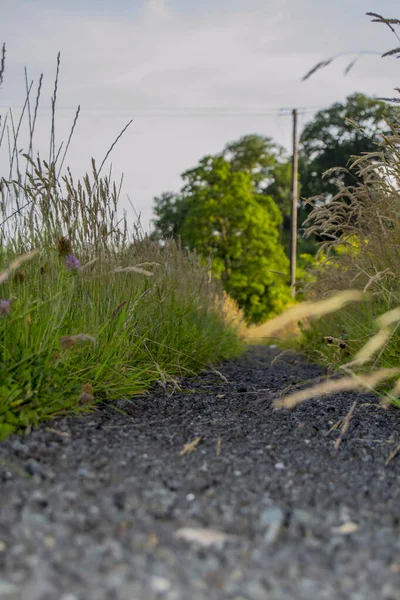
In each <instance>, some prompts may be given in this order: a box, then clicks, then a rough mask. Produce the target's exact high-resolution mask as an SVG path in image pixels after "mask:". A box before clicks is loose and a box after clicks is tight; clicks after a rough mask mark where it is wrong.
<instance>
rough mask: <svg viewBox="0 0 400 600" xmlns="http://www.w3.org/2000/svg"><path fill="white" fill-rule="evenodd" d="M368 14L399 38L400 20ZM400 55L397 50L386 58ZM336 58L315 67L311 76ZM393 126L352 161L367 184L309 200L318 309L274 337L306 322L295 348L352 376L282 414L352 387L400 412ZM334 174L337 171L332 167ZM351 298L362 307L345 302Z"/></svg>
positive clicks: (399, 135) (399, 183)
mask: <svg viewBox="0 0 400 600" xmlns="http://www.w3.org/2000/svg"><path fill="white" fill-rule="evenodd" d="M367 14H368V15H369V16H371V17H373V21H376V22H378V23H383V24H385V25H386V26H388V27H389V29H390V30H391V31H392V32H393V33H395V34H396V37H397V38H398V36H397V32H396V27H398V26H400V20H399V19H386V18H384V17H382V16H381V15H378V14H376V13H367ZM399 54H400V50H399V48H398V47H397V48H395V49H394V50H391V51H389V52H386V53H385V54H384V55H383V56H384V57H385V56H396V57H398V56H399ZM332 60H333V59H329V60H327V61H322V62H321V63H319V64H318V65H316V66H315V67H314V68H313V69H312V70H311V71H310V72H309V73H308V74H307V77H309V76H311V75H312V74H313V73H314V72H315V71H316V70H318V69H320V68H324V67H325V66H327V65H328V64H329V63H330V62H331V61H332ZM395 89H396V91H398V92H400V88H395ZM382 100H388V101H391V102H394V103H399V102H400V100H399V99H398V98H387V99H384V98H382ZM351 124H352V125H353V126H354V127H357V128H359V126H358V125H357V124H356V123H351ZM387 125H388V130H389V131H390V134H389V135H385V134H382V138H381V142H380V144H379V146H377V148H376V151H375V152H370V153H364V154H363V155H361V156H353V157H349V161H350V166H349V169H348V173H350V174H352V173H353V174H354V173H355V174H356V175H357V176H358V177H359V178H360V180H361V183H357V184H356V185H354V186H344V185H343V184H340V183H338V193H337V194H336V196H334V197H333V198H332V200H331V201H330V202H329V203H324V202H323V200H322V198H321V197H315V198H311V199H310V200H309V201H308V202H309V203H310V204H311V205H312V211H311V213H310V215H309V218H308V221H307V222H306V224H305V225H306V230H305V234H306V235H307V236H311V235H317V236H318V237H319V238H320V239H321V240H322V242H321V247H320V250H319V261H318V263H317V266H316V267H314V268H313V272H312V273H311V281H312V283H311V284H310V285H309V286H308V290H306V292H307V291H308V297H309V298H310V299H312V300H314V303H313V302H310V301H309V302H307V303H305V304H304V305H299V306H297V307H295V309H293V311H292V314H290V312H289V313H287V314H286V315H283V316H282V317H281V321H278V320H277V319H275V320H273V321H272V322H270V323H268V324H267V326H266V328H267V329H266V331H267V334H269V333H270V332H271V331H276V330H279V329H280V327H281V325H282V322H283V321H282V319H283V320H284V321H285V324H286V325H287V323H288V322H290V321H293V320H296V319H298V320H300V327H301V330H302V335H301V337H300V338H299V339H298V340H297V343H296V342H295V343H294V346H295V347H296V348H300V349H301V350H302V351H303V352H304V353H306V354H307V355H308V356H309V357H311V358H314V359H315V360H316V361H317V362H319V363H322V364H324V365H325V366H327V367H328V368H329V369H330V370H331V371H336V370H339V371H341V372H342V373H344V374H345V376H344V377H342V378H341V379H335V380H334V381H325V382H323V383H320V382H318V383H317V385H316V386H314V387H313V388H308V389H303V390H300V391H294V393H292V394H289V395H288V396H286V397H283V398H281V399H279V400H277V401H276V403H275V406H276V407H277V408H283V407H292V406H296V405H297V404H298V403H300V402H303V401H305V400H307V399H308V398H313V397H316V396H324V395H326V394H332V393H336V392H339V391H341V390H350V389H362V390H369V391H376V392H377V393H378V394H379V395H380V396H381V398H382V401H383V404H384V406H387V405H388V404H392V405H394V406H397V407H400V378H399V375H400V260H399V259H400V109H399V113H398V118H397V119H396V122H394V123H389V122H388V123H387ZM332 170H334V171H337V170H338V169H337V168H335V165H332ZM330 172H331V170H329V171H328V172H327V174H329V173H330ZM354 179H355V180H357V179H356V178H354ZM346 290H347V291H346ZM351 295H354V298H353V299H354V300H357V299H358V302H343V301H342V300H343V298H345V297H348V298H350V296H351ZM338 304H340V308H339V307H338ZM322 315H324V318H323V319H322V318H321V316H322ZM264 329H265V328H264ZM264 333H265V332H264ZM393 379H394V380H395V381H394V384H393ZM354 408H355V406H353V407H352V408H351V410H350V412H349V414H348V417H347V418H346V419H345V423H344V425H343V427H344V429H343V431H342V433H343V434H344V433H345V429H346V428H347V427H348V421H349V420H350V419H351V415H352V413H353V412H354Z"/></svg>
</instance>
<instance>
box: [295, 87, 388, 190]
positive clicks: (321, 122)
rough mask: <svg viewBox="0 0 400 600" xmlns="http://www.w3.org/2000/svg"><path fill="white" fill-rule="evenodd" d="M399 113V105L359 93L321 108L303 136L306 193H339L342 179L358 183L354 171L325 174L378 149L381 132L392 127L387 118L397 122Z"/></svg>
mask: <svg viewBox="0 0 400 600" xmlns="http://www.w3.org/2000/svg"><path fill="white" fill-rule="evenodd" d="M398 114H399V109H398V108H395V107H392V106H389V105H387V104H386V103H384V102H382V101H380V100H377V99H376V98H371V97H367V96H365V95H363V94H359V93H356V94H353V95H351V96H349V97H348V98H347V99H346V102H345V103H340V102H337V103H335V104H333V105H332V106H331V107H329V108H327V109H324V110H321V111H319V112H317V114H316V115H315V117H314V118H313V119H312V121H310V123H308V124H307V125H306V127H305V128H304V130H303V132H302V135H301V138H300V153H301V158H300V180H301V185H302V190H301V194H302V196H303V197H305V198H309V197H312V196H316V195H324V196H325V197H327V198H328V197H330V196H332V195H334V194H336V192H337V182H338V181H340V182H343V183H344V184H345V185H354V184H355V183H357V177H356V175H355V174H354V173H353V172H352V173H346V172H343V171H339V170H337V171H333V172H331V173H330V174H329V175H327V176H326V177H325V178H323V177H322V176H323V173H325V171H327V170H328V169H331V168H333V167H335V168H336V167H338V168H346V167H348V166H349V160H350V157H351V156H359V155H361V154H362V153H364V152H374V151H376V150H378V144H379V142H380V139H381V138H380V133H381V132H382V131H388V127H387V125H386V119H389V120H390V121H392V122H393V121H395V120H396V118H397V115H398Z"/></svg>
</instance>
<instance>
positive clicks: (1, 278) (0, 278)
mask: <svg viewBox="0 0 400 600" xmlns="http://www.w3.org/2000/svg"><path fill="white" fill-rule="evenodd" d="M38 253H39V250H31V252H27V253H26V254H24V255H23V256H19V257H18V258H16V259H15V260H13V261H12V263H11V264H10V266H9V267H8V269H6V270H5V271H2V272H1V273H0V283H4V282H5V281H7V279H8V278H9V277H10V275H11V274H12V273H13V272H14V271H15V270H16V269H19V267H20V266H21V265H22V264H23V263H24V262H26V261H28V260H32V258H34V257H35V256H36V255H37V254H38Z"/></svg>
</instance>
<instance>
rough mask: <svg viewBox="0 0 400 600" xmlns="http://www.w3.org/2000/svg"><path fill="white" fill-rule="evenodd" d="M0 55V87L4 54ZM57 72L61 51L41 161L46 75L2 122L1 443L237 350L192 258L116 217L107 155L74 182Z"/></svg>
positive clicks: (204, 271) (233, 328)
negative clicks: (61, 137)
mask: <svg viewBox="0 0 400 600" xmlns="http://www.w3.org/2000/svg"><path fill="white" fill-rule="evenodd" d="M2 56H3V59H2V61H1V62H0V65H1V68H0V82H1V81H2V78H3V74H4V64H5V63H4V57H5V49H4V47H3V55H2ZM59 67H60V57H59V56H58V59H57V69H56V80H55V86H54V92H53V98H52V116H51V139H50V144H49V157H48V159H47V160H45V159H42V158H41V157H39V156H35V154H34V133H35V127H36V119H37V110H38V106H39V101H40V94H41V87H42V78H40V81H39V85H38V87H37V91H36V96H35V99H34V101H32V98H31V95H32V90H33V84H32V83H28V78H27V73H26V71H25V79H26V99H25V104H24V108H23V111H22V113H21V115H20V117H19V118H18V121H16V120H15V118H14V116H13V114H12V112H11V111H10V112H9V113H8V115H6V117H4V118H3V119H2V120H1V122H0V124H1V129H0V132H1V133H0V150H3V149H4V143H5V140H9V144H8V146H9V147H8V156H9V173H8V176H7V177H1V178H0V190H1V192H0V193H1V198H0V438H3V437H5V436H7V435H9V434H10V433H11V432H14V431H22V430H26V428H30V427H31V426H32V425H36V424H37V423H38V422H40V421H41V420H42V419H47V418H52V417H54V416H56V415H59V414H67V413H71V412H78V413H79V412H85V411H88V410H92V409H93V407H94V405H95V404H96V403H97V402H99V401H103V400H104V401H105V400H107V401H113V400H116V399H118V398H132V397H134V396H135V395H137V394H143V393H146V391H147V390H149V389H150V387H151V386H152V385H154V384H155V383H156V382H161V383H162V384H163V385H177V383H176V378H178V377H180V376H182V375H185V374H193V373H196V372H198V371H200V370H201V369H202V368H204V367H205V366H206V365H209V364H210V363H213V362H215V361H217V360H222V359H226V358H229V357H232V356H236V355H237V354H238V353H239V352H240V351H241V342H240V339H239V336H238V326H239V324H240V315H239V316H238V313H237V312H236V313H235V315H234V318H232V314H231V313H230V314H229V315H228V314H227V311H226V302H225V298H224V295H223V292H222V289H221V288H220V287H219V285H218V284H217V283H216V282H215V281H214V280H212V279H211V278H210V277H209V269H208V268H207V267H204V265H203V264H202V263H201V261H200V260H199V258H198V257H197V256H196V255H195V254H183V253H182V252H181V250H180V249H179V248H178V247H177V246H176V244H174V243H173V242H167V243H165V244H164V245H163V246H159V245H158V244H157V243H155V242H152V241H151V240H150V239H149V237H148V236H146V235H144V234H143V233H142V232H141V230H140V227H139V226H134V227H133V229H130V228H129V227H128V222H127V218H126V215H125V214H124V215H123V217H119V216H118V208H119V199H120V194H121V185H122V181H121V182H120V183H119V184H118V185H117V184H116V183H114V182H113V180H112V174H111V173H109V174H108V175H106V176H103V175H102V174H101V171H102V168H103V166H104V164H105V160H106V158H107V157H108V154H109V153H107V156H106V157H105V159H104V160H103V162H102V163H101V165H100V167H99V168H97V166H96V163H95V161H94V160H92V168H91V173H90V174H86V175H84V177H83V178H82V179H75V178H74V177H73V175H72V173H71V172H70V170H69V169H64V162H65V159H66V151H67V150H68V146H69V142H70V140H71V136H72V134H73V133H74V129H75V126H76V122H77V119H78V115H79V108H78V110H77V112H76V115H75V118H74V121H73V123H72V126H71V132H70V136H69V139H68V141H67V144H66V145H65V146H64V145H63V144H60V146H59V147H57V144H56V128H55V110H56V100H57V92H58V75H59ZM24 119H25V120H26V124H27V128H28V132H29V139H28V141H27V148H28V149H27V152H24V153H23V154H20V152H19V151H18V148H20V146H21V141H20V139H19V138H20V132H21V130H22V124H23V120H24ZM122 133H123V132H121V134H120V135H122ZM119 137H120V136H118V138H117V140H118V139H119ZM117 140H116V141H117ZM114 144H115V142H114ZM114 144H112V146H111V148H110V151H111V150H112V148H113V146H114ZM235 319H236V320H235Z"/></svg>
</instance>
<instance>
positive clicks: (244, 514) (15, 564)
mask: <svg viewBox="0 0 400 600" xmlns="http://www.w3.org/2000/svg"><path fill="white" fill-rule="evenodd" d="M278 354H279V351H278V350H276V349H269V348H265V347H255V348H251V349H250V350H249V351H248V352H247V353H246V354H245V355H244V356H243V357H241V358H240V359H238V360H236V361H232V362H229V363H227V364H224V365H222V366H220V372H221V373H222V374H223V375H224V376H225V378H226V379H225V380H224V379H223V378H222V377H220V376H219V375H218V374H217V373H215V372H213V371H210V372H206V373H203V374H202V375H201V376H200V377H198V378H196V379H193V380H184V381H183V382H182V383H181V389H180V390H175V391H171V390H169V391H168V392H166V391H164V390H162V389H161V388H160V389H157V390H155V391H154V392H152V393H151V394H150V395H149V396H148V397H141V398H136V399H135V400H134V401H121V402H119V403H118V406H119V408H121V409H123V410H124V411H125V412H126V413H128V416H126V414H125V415H123V414H121V413H120V412H117V411H116V410H115V408H112V407H107V406H104V407H100V408H99V409H97V410H96V411H95V412H94V413H93V414H90V415H87V416H85V417H84V418H74V419H73V418H68V419H59V420H57V421H55V422H52V423H51V424H47V425H43V426H42V427H41V428H39V429H37V430H35V431H34V432H33V433H32V434H31V435H29V436H25V437H22V438H17V437H16V436H13V437H11V438H9V439H8V440H7V441H5V442H3V443H0V503H1V505H0V599H1V600H113V599H115V600H156V599H165V600H205V599H211V600H212V599H216V600H225V599H227V600H228V599H232V600H233V599H235V600H245V599H247V600H303V599H304V600H319V599H328V600H333V599H335V600H339V599H343V600H347V599H350V600H379V599H385V600H399V599H400V535H399V534H400V524H399V523H400V488H399V482H400V479H399V475H400V454H399V455H398V456H396V457H394V458H393V460H391V461H390V463H389V464H388V465H387V466H385V461H386V459H387V458H388V456H389V455H390V453H391V452H392V451H393V450H394V449H395V448H396V447H397V445H398V444H399V442H400V411H397V412H396V411H394V410H388V411H383V410H382V409H380V408H379V407H378V406H377V403H376V398H375V397H374V396H372V395H365V396H362V398H361V401H360V404H359V406H358V408H357V410H356V413H355V415H354V417H353V419H352V424H351V428H350V431H349V433H348V435H347V437H346V438H345V439H344V440H343V441H342V443H341V445H340V448H339V451H338V452H336V451H335V448H334V443H335V440H336V439H337V437H338V435H339V433H338V430H335V429H334V430H332V431H330V430H331V428H332V426H333V425H335V423H337V422H338V421H339V420H340V419H343V418H344V417H345V415H346V413H347V412H348V410H349V408H350V406H351V404H352V402H353V401H354V399H355V397H356V396H355V395H354V394H349V393H346V394H341V395H336V396H334V397H332V398H328V399H324V400H320V401H312V402H310V401H309V402H308V403H305V404H304V405H302V406H301V407H298V408H297V409H295V410H294V411H291V412H289V411H273V410H272V408H271V401H272V399H273V398H275V397H276V396H277V394H278V393H279V391H281V390H282V389H283V388H285V387H286V386H287V385H290V384H293V383H298V382H300V381H304V380H308V379H310V378H312V377H317V376H319V375H322V374H323V370H322V369H321V368H319V367H315V366H311V365H308V364H306V363H305V362H304V361H303V359H301V358H299V357H296V356H294V355H292V354H285V355H284V356H281V357H280V358H279V359H278V360H276V361H274V363H272V360H273V359H274V357H276V356H277V355H278ZM200 436H202V437H201V439H200V440H199V439H198V438H199V437H200ZM190 442H194V443H193V444H192V445H191V446H187V444H189V443H190ZM196 442H197V443H196ZM182 450H185V452H184V453H181V451H182ZM204 529H207V530H211V531H204ZM215 531H217V532H219V535H217V534H216V533H215ZM191 536H192V538H193V536H195V539H191ZM207 544H208V545H207Z"/></svg>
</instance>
